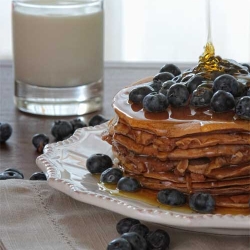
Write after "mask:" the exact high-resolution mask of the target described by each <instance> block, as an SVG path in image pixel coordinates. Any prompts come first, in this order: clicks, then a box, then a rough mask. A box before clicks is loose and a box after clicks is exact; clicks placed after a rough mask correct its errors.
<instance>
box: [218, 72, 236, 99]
mask: <svg viewBox="0 0 250 250" xmlns="http://www.w3.org/2000/svg"><path fill="white" fill-rule="evenodd" d="M238 86H239V84H238V81H237V79H236V78H235V77H233V76H231V75H229V74H223V75H221V76H218V77H217V78H216V79H215V80H214V83H213V92H214V93H215V92H216V91H218V90H224V91H226V92H229V93H231V94H232V95H233V96H236V95H237V93H238Z"/></svg>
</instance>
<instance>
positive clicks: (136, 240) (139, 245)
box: [121, 232, 148, 250]
mask: <svg viewBox="0 0 250 250" xmlns="http://www.w3.org/2000/svg"><path fill="white" fill-rule="evenodd" d="M121 237H122V238H123V239H125V240H127V241H128V242H129V243H130V245H131V246H132V249H133V250H147V249H148V247H147V242H146V240H145V239H144V238H143V237H142V236H141V235H139V234H137V233H134V232H128V233H124V234H122V235H121Z"/></svg>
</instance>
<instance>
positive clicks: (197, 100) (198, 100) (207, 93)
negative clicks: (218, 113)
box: [190, 88, 213, 107]
mask: <svg viewBox="0 0 250 250" xmlns="http://www.w3.org/2000/svg"><path fill="white" fill-rule="evenodd" d="M212 96H213V92H212V90H210V89H208V88H197V89H196V90H194V91H193V93H192V95H191V99H190V105H192V106H194V107H207V106H209V105H210V101H211V98H212Z"/></svg>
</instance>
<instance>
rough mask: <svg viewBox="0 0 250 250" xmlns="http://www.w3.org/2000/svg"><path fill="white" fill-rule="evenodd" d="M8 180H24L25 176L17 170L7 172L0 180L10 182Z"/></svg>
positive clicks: (3, 173)
mask: <svg viewBox="0 0 250 250" xmlns="http://www.w3.org/2000/svg"><path fill="white" fill-rule="evenodd" d="M8 179H23V174H20V173H19V172H18V171H16V170H14V171H13V170H5V171H4V172H2V173H1V174H0V180H8Z"/></svg>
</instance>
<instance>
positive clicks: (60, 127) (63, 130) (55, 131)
mask: <svg viewBox="0 0 250 250" xmlns="http://www.w3.org/2000/svg"><path fill="white" fill-rule="evenodd" d="M73 132H74V131H73V126H72V124H71V123H70V122H69V121H61V120H58V121H55V122H54V123H53V125H52V129H51V134H52V135H53V136H54V137H55V139H56V140H57V141H60V140H64V139H66V138H68V137H69V136H71V135H72V134H73Z"/></svg>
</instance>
